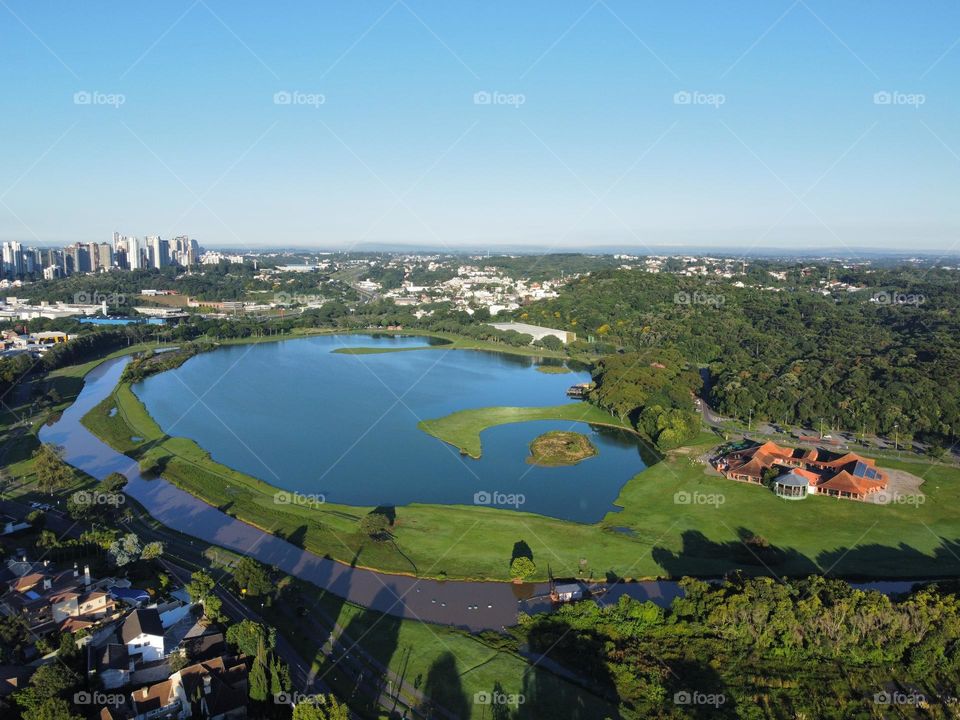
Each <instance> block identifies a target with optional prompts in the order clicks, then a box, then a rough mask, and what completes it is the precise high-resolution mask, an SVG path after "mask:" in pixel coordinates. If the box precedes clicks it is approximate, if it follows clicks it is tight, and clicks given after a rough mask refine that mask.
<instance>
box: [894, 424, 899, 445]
mask: <svg viewBox="0 0 960 720" xmlns="http://www.w3.org/2000/svg"><path fill="white" fill-rule="evenodd" d="M893 449H894V450H896V451H897V452H900V424H899V423H894V425H893Z"/></svg>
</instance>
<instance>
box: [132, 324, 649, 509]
mask: <svg viewBox="0 0 960 720" xmlns="http://www.w3.org/2000/svg"><path fill="white" fill-rule="evenodd" d="M427 342H428V341H427V340H426V339H424V338H416V337H379V336H357V335H348V336H324V337H316V338H303V339H296V340H289V341H281V342H271V343H260V344H251V345H237V346H231V347H226V348H221V349H218V350H215V351H212V352H209V353H204V354H201V355H197V356H195V357H193V358H191V359H190V360H188V361H187V362H186V363H184V364H183V365H182V366H181V367H180V368H177V369H175V370H171V371H168V372H165V373H161V374H159V375H154V376H152V377H149V378H147V379H146V380H145V381H143V382H141V383H137V384H136V385H134V387H133V390H134V392H135V393H136V394H137V396H138V397H139V398H140V399H141V400H142V401H143V403H144V405H145V406H146V407H147V409H148V411H149V412H150V414H151V415H152V416H153V417H154V419H155V420H156V421H157V423H158V424H159V425H160V426H161V427H162V428H163V430H164V431H165V432H166V433H167V434H169V435H180V436H184V437H188V438H191V439H193V440H194V441H196V442H197V443H198V444H199V445H200V446H201V447H202V448H204V449H205V450H207V451H208V452H209V453H210V454H211V456H212V457H213V458H214V459H215V460H216V461H218V462H221V463H223V464H224V465H228V466H230V467H234V468H236V469H238V470H241V471H243V472H245V473H248V474H250V475H253V476H255V477H258V478H260V479H262V480H264V481H266V482H268V483H270V484H272V485H275V486H276V487H278V488H281V489H283V490H286V491H290V492H298V493H303V494H305V495H322V496H323V497H324V499H325V500H326V501H327V502H334V503H342V504H346V505H406V504H409V503H414V502H418V503H434V504H465V505H469V504H474V503H480V504H492V505H495V506H497V507H502V508H505V509H508V510H514V509H516V510H523V511H527V512H535V513H540V514H543V515H549V516H552V517H557V518H563V519H568V520H576V521H579V522H596V521H598V520H600V519H601V518H602V517H603V516H604V515H605V514H606V513H607V512H609V511H611V510H615V509H616V507H615V506H614V505H613V503H614V500H615V499H616V497H617V495H618V494H619V491H620V488H621V487H622V486H623V484H624V483H625V482H627V480H629V479H630V478H631V477H633V476H634V475H636V474H637V473H638V472H641V471H642V470H643V469H645V467H646V464H645V462H644V459H643V457H642V456H641V448H640V446H639V444H638V442H637V441H636V439H635V438H634V437H633V436H630V435H629V434H626V433H623V432H622V431H617V430H612V429H607V428H595V427H591V426H588V425H585V424H583V423H571V422H569V421H535V422H528V423H517V424H510V425H501V426H496V427H493V428H490V429H488V430H485V431H484V432H483V433H482V434H481V439H482V441H483V455H482V457H481V458H480V459H478V460H475V459H471V458H469V457H465V456H461V455H460V453H459V451H458V450H457V449H456V448H454V447H452V446H450V445H448V444H447V443H444V442H442V441H440V440H438V439H436V438H434V437H431V436H429V435H427V434H426V433H424V432H423V431H421V430H420V429H418V428H417V423H418V422H419V421H420V420H427V419H434V418H438V417H442V416H444V415H448V414H450V413H452V412H455V411H457V410H464V409H467V408H478V407H488V406H498V405H513V406H545V405H559V404H562V403H565V402H577V401H571V400H568V399H567V398H566V396H565V391H566V388H567V387H569V386H570V385H572V384H573V383H576V382H584V381H587V380H589V375H588V374H587V373H585V372H572V373H568V374H547V373H542V372H539V371H537V370H536V364H535V361H534V360H533V359H531V358H526V357H520V356H515V355H509V354H505V353H495V352H483V351H473V350H446V349H442V348H439V349H438V348H435V349H430V350H413V351H401V352H385V353H376V354H363V355H350V354H343V353H335V352H333V351H334V350H336V349H337V348H343V347H384V348H404V347H417V346H422V345H425V344H426V343H427ZM569 429H573V430H577V431H579V432H583V433H585V434H586V435H588V436H589V437H590V440H591V441H592V442H593V443H594V445H595V446H596V447H597V449H598V450H599V454H598V455H597V456H596V457H593V458H590V459H587V460H585V461H583V462H581V463H579V464H577V465H573V466H568V467H553V468H546V467H537V466H533V465H530V464H528V463H527V462H526V458H527V457H528V455H529V447H528V446H529V443H530V442H531V441H532V440H533V439H534V438H535V437H537V436H538V435H540V434H542V433H544V432H547V431H548V430H569Z"/></svg>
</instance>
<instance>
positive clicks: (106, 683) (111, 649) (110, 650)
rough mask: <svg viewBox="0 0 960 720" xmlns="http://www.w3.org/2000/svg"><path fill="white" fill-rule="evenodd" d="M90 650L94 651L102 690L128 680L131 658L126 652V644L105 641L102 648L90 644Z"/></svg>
mask: <svg viewBox="0 0 960 720" xmlns="http://www.w3.org/2000/svg"><path fill="white" fill-rule="evenodd" d="M90 652H93V653H96V668H97V676H98V677H99V678H100V682H101V683H102V684H103V688H104V690H114V689H116V688H118V687H123V686H124V685H126V684H127V683H128V682H130V673H131V672H132V671H133V659H132V658H131V657H130V653H129V652H127V646H126V645H121V644H120V643H107V645H106V646H105V647H102V648H94V647H93V646H92V645H91V646H90Z"/></svg>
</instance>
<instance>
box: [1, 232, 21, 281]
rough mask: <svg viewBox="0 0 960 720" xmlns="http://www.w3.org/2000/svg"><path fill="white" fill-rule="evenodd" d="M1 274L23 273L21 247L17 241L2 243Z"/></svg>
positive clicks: (16, 274) (17, 274) (13, 275)
mask: <svg viewBox="0 0 960 720" xmlns="http://www.w3.org/2000/svg"><path fill="white" fill-rule="evenodd" d="M3 275H4V276H6V277H19V276H21V275H23V247H22V246H21V245H20V243H18V242H14V241H11V242H5V243H4V244H3Z"/></svg>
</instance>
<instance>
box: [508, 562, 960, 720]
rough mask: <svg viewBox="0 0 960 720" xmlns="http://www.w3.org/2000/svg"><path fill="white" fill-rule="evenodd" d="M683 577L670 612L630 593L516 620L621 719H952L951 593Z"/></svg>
mask: <svg viewBox="0 0 960 720" xmlns="http://www.w3.org/2000/svg"><path fill="white" fill-rule="evenodd" d="M681 584H682V586H683V589H684V592H685V595H684V597H682V598H678V599H676V600H674V601H673V604H672V606H671V607H670V608H668V609H663V608H660V607H658V606H657V605H654V604H653V603H651V602H643V603H641V602H638V601H636V600H631V599H629V598H627V597H625V596H624V597H622V598H620V600H619V602H616V603H611V604H609V605H606V606H604V605H603V604H600V605H597V604H595V603H577V604H574V605H568V606H564V607H562V608H561V609H560V610H559V611H558V612H556V613H554V614H550V615H537V616H532V617H529V616H521V637H522V641H524V642H526V643H527V644H528V645H529V647H530V650H531V651H532V652H534V653H537V654H541V653H542V654H545V655H546V656H547V657H548V658H550V661H553V662H557V663H559V664H561V665H562V666H563V667H565V668H568V669H570V670H571V671H573V672H575V673H576V674H577V675H578V676H580V677H581V678H582V679H583V680H584V682H585V683H587V684H588V685H589V686H590V687H591V688H593V689H594V690H599V692H601V693H602V694H604V695H606V696H607V697H609V698H610V699H611V700H616V701H618V702H619V703H620V706H621V711H622V717H623V718H653V717H666V718H669V717H729V718H758V719H759V718H771V717H776V718H810V719H811V720H812V719H813V718H823V719H828V718H865V719H866V718H875V717H894V716H895V717H920V716H922V717H955V715H953V714H951V713H952V705H951V703H955V702H956V697H955V696H956V694H957V693H956V688H957V682H958V680H960V602H958V599H957V597H956V595H954V594H953V592H952V591H951V592H947V591H946V589H940V588H937V587H936V586H931V587H926V588H922V589H919V590H917V591H915V592H913V593H911V594H909V595H907V596H905V597H902V598H899V599H891V598H890V597H888V596H887V595H884V594H881V593H879V592H876V591H863V590H859V589H856V588H853V587H851V586H850V585H849V584H847V583H846V582H844V581H842V580H832V579H827V578H823V577H818V576H812V577H809V578H807V579H802V580H794V581H789V582H779V581H777V580H774V579H772V578H755V579H746V578H742V577H733V578H731V579H730V580H728V581H726V582H724V583H723V584H722V585H720V584H709V583H705V582H702V581H700V580H693V579H689V578H685V579H684V580H682V581H681ZM571 710H572V714H571V715H570V717H577V718H579V717H585V716H583V715H578V714H576V711H575V708H572V709H571ZM921 711H922V714H919V713H921ZM890 713H894V714H892V715H891V714H890Z"/></svg>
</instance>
